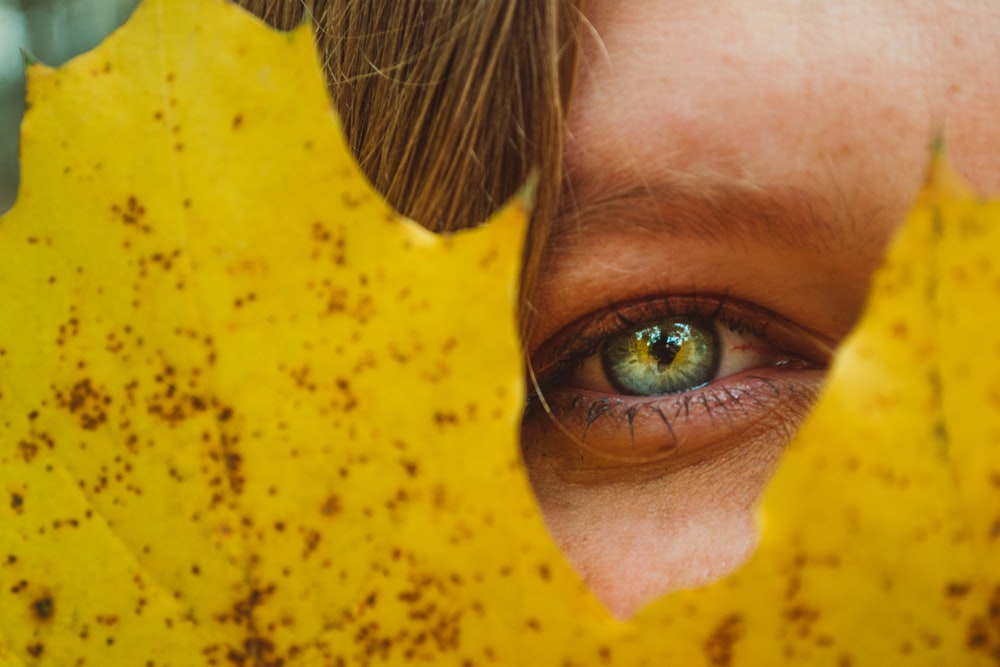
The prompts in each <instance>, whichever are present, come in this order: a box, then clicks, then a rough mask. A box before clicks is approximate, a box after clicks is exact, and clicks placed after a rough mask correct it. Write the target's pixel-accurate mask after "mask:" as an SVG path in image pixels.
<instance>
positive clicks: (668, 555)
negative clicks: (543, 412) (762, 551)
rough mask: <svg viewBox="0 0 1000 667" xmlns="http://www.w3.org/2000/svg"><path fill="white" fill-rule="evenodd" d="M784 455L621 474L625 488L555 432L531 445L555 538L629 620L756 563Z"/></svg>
mask: <svg viewBox="0 0 1000 667" xmlns="http://www.w3.org/2000/svg"><path fill="white" fill-rule="evenodd" d="M783 445H784V443H783V442H782V441H778V439H775V438H762V439H758V440H755V441H752V442H748V443H744V444H742V445H740V446H739V447H736V448H735V449H733V450H731V451H730V452H729V453H727V455H726V456H724V457H720V458H719V459H715V460H712V461H710V462H705V463H702V464H699V465H693V466H689V467H687V468H683V469H681V470H677V471H659V472H653V471H650V470H648V469H644V470H643V471H642V472H635V473H630V472H628V471H624V472H620V474H621V475H623V478H622V480H621V481H616V482H613V483H606V481H598V480H599V479H600V480H606V479H607V477H608V476H609V474H608V471H606V470H602V471H594V470H591V469H590V467H589V464H588V463H587V462H586V461H584V460H582V459H581V458H580V457H579V454H578V453H573V452H574V449H573V448H574V445H572V443H570V442H568V441H562V442H560V437H559V436H554V435H553V434H552V433H551V432H546V433H545V434H544V435H540V434H533V433H530V432H528V431H527V430H526V432H525V435H524V452H525V461H526V464H527V466H528V471H529V474H530V475H531V480H532V485H533V486H534V489H535V493H536V495H537V497H538V500H539V504H540V506H541V509H542V512H543V514H544V516H545V521H546V523H547V525H548V528H549V531H550V532H551V533H552V535H553V537H554V538H555V540H556V542H557V543H558V544H559V545H560V547H561V548H562V549H563V551H564V552H565V554H566V556H567V558H568V559H569V561H570V562H571V563H572V564H573V565H574V567H576V568H577V570H578V571H579V572H580V573H581V575H582V576H583V577H584V579H585V581H586V582H587V584H588V585H589V586H590V588H591V590H592V591H593V592H594V593H595V595H597V597H598V598H599V599H600V600H601V601H602V602H603V603H604V604H605V605H606V606H607V607H608V608H609V610H610V611H611V612H612V613H614V614H615V615H617V616H619V617H622V618H627V617H629V616H632V615H633V614H635V613H636V612H637V611H638V610H639V609H640V608H641V607H642V606H643V605H644V604H646V603H648V602H651V601H652V600H654V599H656V598H658V597H661V596H663V595H665V594H667V593H669V592H671V591H674V590H678V589H681V588H690V587H695V586H699V585H704V584H707V583H709V582H711V581H714V580H716V579H718V578H721V577H723V576H725V575H726V574H728V573H730V572H731V571H733V570H734V569H736V568H737V567H738V566H739V565H741V564H742V563H743V562H744V561H745V560H746V559H747V558H748V557H749V556H750V554H751V553H752V552H753V548H754V546H755V544H756V540H757V535H756V530H755V527H754V508H755V506H756V503H757V500H758V497H759V495H760V493H761V492H762V490H763V489H764V487H765V485H766V483H767V480H768V479H769V477H770V475H771V473H772V472H773V469H774V467H775V465H776V462H777V460H778V459H779V457H780V454H781V451H782V449H783ZM574 460H575V463H576V469H571V468H573V466H574V464H573V461H574ZM637 475H642V476H643V478H642V479H636V476H637ZM630 476H631V478H629V477H630Z"/></svg>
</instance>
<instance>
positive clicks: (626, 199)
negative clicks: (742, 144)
mask: <svg viewBox="0 0 1000 667" xmlns="http://www.w3.org/2000/svg"><path fill="white" fill-rule="evenodd" d="M612 177H613V176H611V177H609V178H608V180H607V181H602V182H599V183H587V184H585V186H584V187H583V188H581V187H578V184H576V183H574V184H572V186H573V187H572V190H573V193H574V194H576V193H577V192H581V191H584V190H586V191H587V194H586V195H585V196H583V197H581V198H569V199H568V200H567V205H566V207H564V209H563V210H562V211H560V212H559V213H558V214H557V215H556V217H555V219H554V221H553V224H552V231H551V235H550V237H549V242H548V246H549V247H550V248H560V247H561V246H563V245H565V244H566V242H567V241H570V240H571V239H572V237H574V236H578V235H586V236H588V237H593V235H597V234H600V233H603V232H602V230H601V228H602V227H604V226H606V225H614V227H615V228H616V229H620V228H621V227H622V225H623V224H626V225H630V226H633V227H636V226H637V227H648V228H649V229H650V230H651V231H653V232H655V233H657V234H662V233H667V234H669V235H671V236H674V237H677V238H693V239H695V240H698V241H702V242H705V243H715V244H717V243H720V242H726V241H729V242H732V241H736V240H740V239H742V240H749V241H751V242H753V243H757V244H761V245H768V246H777V247H787V248H791V249H795V250H806V251H809V252H819V253H823V254H829V253H831V252H834V251H835V250H837V249H839V248H840V247H842V246H844V244H846V243H849V242H850V243H856V242H857V238H856V233H855V232H854V231H852V235H854V237H851V238H848V236H851V235H847V234H846V233H845V227H844V225H843V224H840V222H839V218H840V217H842V215H843V214H844V213H843V212H842V211H841V210H840V208H838V206H840V205H839V204H837V203H835V202H830V201H828V200H827V199H826V198H825V197H824V196H822V195H821V194H820V193H818V192H813V191H807V190H804V189H802V188H798V187H794V186H790V185H780V184H763V183H760V182H758V181H754V180H752V179H750V178H742V177H736V176H729V175H724V174H717V173H704V174H692V173H685V172H672V173H670V174H668V175H666V176H663V177H659V178H658V180H655V181H652V182H648V183H640V184H632V185H630V186H628V187H625V188H622V187H620V186H618V185H617V184H616V183H614V182H613V181H612V180H610V179H611V178H612ZM877 214H878V211H875V210H872V211H871V212H870V213H868V214H865V216H864V217H868V215H870V216H871V217H875V216H877ZM857 216H858V212H857V211H854V212H853V215H852V217H855V218H856V217H857ZM866 222H867V221H866V220H863V219H862V220H861V221H859V222H858V223H856V224H855V225H852V227H851V229H852V230H854V229H855V228H856V229H857V230H862V231H861V232H858V233H865V230H869V231H870V233H871V234H872V235H873V238H872V239H863V241H866V242H871V243H880V242H881V241H882V238H881V236H882V235H881V234H879V238H874V236H875V235H876V234H877V233H878V232H879V230H880V227H879V225H871V224H865V223H866ZM878 247H881V246H878Z"/></svg>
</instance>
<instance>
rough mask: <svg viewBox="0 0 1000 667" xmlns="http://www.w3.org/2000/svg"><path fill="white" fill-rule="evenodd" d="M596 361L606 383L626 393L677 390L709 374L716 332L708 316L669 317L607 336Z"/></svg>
mask: <svg viewBox="0 0 1000 667" xmlns="http://www.w3.org/2000/svg"><path fill="white" fill-rule="evenodd" d="M601 362H602V363H603V365H604V372H605V374H607V377H608V379H609V380H610V381H611V384H613V385H614V386H615V387H616V388H617V389H618V390H620V391H622V392H624V393H626V394H634V395H639V396H643V395H645V396H655V395H660V394H676V393H680V392H683V391H689V390H691V389H695V388H697V387H700V386H701V385H703V384H705V383H707V382H709V381H711V380H712V378H713V377H714V376H715V373H716V371H717V370H718V367H719V338H718V336H717V335H716V333H715V327H714V326H713V325H712V324H711V323H709V322H704V321H702V320H700V319H698V318H693V317H671V318H668V319H664V320H660V321H659V322H655V323H653V324H649V325H646V326H643V327H642V328H640V329H632V330H631V331H626V332H624V333H621V334H618V335H617V336H614V337H612V338H611V339H610V340H609V341H608V346H607V348H606V349H605V350H604V353H603V354H602V355H601Z"/></svg>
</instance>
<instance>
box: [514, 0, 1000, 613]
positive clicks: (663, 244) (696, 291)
mask: <svg viewBox="0 0 1000 667" xmlns="http://www.w3.org/2000/svg"><path fill="white" fill-rule="evenodd" d="M591 5H592V6H591V7H589V8H588V10H587V17H588V20H589V22H590V26H591V28H590V29H588V30H587V31H586V32H585V35H584V44H583V49H584V59H583V63H582V64H581V66H580V69H579V72H578V78H577V85H576V89H575V92H574V96H573V99H572V104H571V107H570V114H569V118H568V142H567V143H568V147H567V152H566V163H567V169H568V178H567V187H566V197H565V199H566V202H567V204H566V206H565V207H564V208H565V209H566V210H565V212H564V214H563V215H562V216H561V217H560V218H559V219H558V220H557V221H556V223H555V236H554V238H553V241H552V242H551V243H550V245H549V248H548V249H547V252H546V256H545V260H544V263H543V269H542V272H541V277H540V280H539V282H538V285H537V287H536V288H535V290H534V291H533V292H532V294H530V295H529V303H530V310H531V312H533V313H535V314H536V315H535V316H534V318H533V320H532V322H531V324H532V329H531V334H530V336H529V340H528V347H529V351H530V352H531V353H532V355H533V357H534V360H535V365H536V366H543V367H544V366H545V365H546V363H547V361H546V358H545V357H548V356H551V355H552V354H556V355H558V352H555V353H552V352H551V350H552V348H553V343H552V341H554V340H555V341H559V340H560V336H561V334H560V333H559V332H561V331H562V332H564V331H566V330H567V329H570V330H572V331H574V332H575V331H576V330H575V329H573V327H574V326H576V324H574V323H577V324H580V326H582V327H583V328H584V329H586V327H587V326H589V325H588V321H590V320H595V317H596V316H595V315H594V314H595V313H600V312H601V311H603V310H606V309H607V308H608V307H609V306H612V305H614V310H618V309H619V308H620V307H621V304H629V305H627V306H625V309H626V310H627V311H628V318H627V319H628V320H629V322H631V323H641V322H643V321H645V320H649V319H655V318H656V317H662V314H650V313H653V312H654V311H655V309H656V308H662V306H663V304H664V303H669V304H673V305H670V311H671V312H672V313H677V312H680V311H683V310H684V309H685V308H687V307H688V306H687V305H686V304H687V303H688V302H687V301H684V302H683V303H681V304H680V305H676V304H674V302H672V301H670V299H672V298H675V297H676V296H677V295H685V296H690V297H691V299H689V300H688V301H691V302H695V303H697V302H698V300H699V299H702V300H707V301H708V302H709V304H710V305H711V304H718V303H726V304H734V305H735V309H736V311H737V312H738V314H739V316H740V317H743V316H749V317H751V318H752V319H754V320H755V321H757V320H765V319H768V318H772V317H773V318H774V319H776V320H777V321H781V319H782V318H786V319H787V323H786V324H784V325H781V326H777V325H775V326H772V327H770V328H768V329H766V333H767V334H768V335H765V336H762V338H764V339H765V340H764V341H763V342H761V341H757V340H756V339H754V340H752V341H751V343H753V344H754V345H763V346H764V347H765V348H766V349H765V350H764V353H763V354H762V355H759V356H757V357H753V356H752V355H751V356H749V357H747V356H744V357H740V356H739V354H735V353H734V354H733V355H731V356H733V357H734V358H735V361H724V362H723V364H724V366H723V369H722V370H720V372H719V373H718V377H717V378H716V379H715V380H713V381H712V382H711V383H709V384H708V385H707V386H706V387H704V388H702V389H700V390H697V391H692V392H690V394H689V396H688V400H686V401H685V399H684V396H683V395H680V396H678V395H674V396H665V397H659V398H656V399H649V398H642V399H638V398H635V397H621V396H620V395H619V394H620V392H618V391H617V390H615V389H614V388H613V387H612V386H610V385H609V384H608V382H607V381H606V379H603V378H602V377H601V376H602V371H601V366H600V364H599V363H596V362H595V361H594V359H595V358H596V355H598V354H599V346H598V348H597V349H598V351H593V354H592V355H591V356H590V361H589V362H588V361H584V362H582V363H583V367H582V369H581V368H579V367H578V365H577V366H573V367H572V368H571V369H570V370H568V371H565V372H563V373H562V374H560V375H559V376H558V377H557V378H556V379H554V380H551V381H547V380H546V378H544V377H540V378H539V381H540V383H541V384H542V387H543V391H542V396H543V397H545V398H546V399H548V400H547V403H548V410H549V412H550V413H551V415H550V414H547V413H546V410H545V406H544V405H542V404H541V399H537V398H536V399H534V401H533V403H534V404H533V405H532V407H530V408H529V411H528V412H527V414H526V418H525V422H524V428H523V441H524V455H525V461H526V464H527V466H528V469H529V472H530V474H531V478H532V483H533V485H534V487H535V490H536V493H537V495H538V497H539V502H540V504H541V507H542V510H543V512H544V515H545V518H546V521H547V523H548V526H549V528H550V531H551V532H552V534H553V536H554V537H555V539H556V540H557V541H558V542H559V544H560V545H561V546H562V547H563V549H564V550H565V552H566V554H567V557H568V558H569V560H570V561H571V562H572V563H573V564H574V565H575V566H576V568H577V569H578V570H579V571H580V572H581V573H582V575H583V576H584V578H585V579H586V581H587V582H588V583H589V584H590V586H591V588H592V589H593V590H594V591H595V593H596V594H597V595H598V597H600V598H601V599H602V601H603V602H604V603H605V604H606V605H607V606H608V607H609V609H610V610H611V611H613V612H614V613H616V614H618V615H619V616H623V617H624V616H629V615H631V614H633V613H634V612H636V611H637V610H638V609H639V608H640V607H641V606H642V605H643V604H645V603H647V602H648V601H650V600H651V599H653V598H655V597H658V596H660V595H662V594H664V593H667V592H669V591H671V590H675V589H678V588H684V587H690V586H695V585H698V584H702V583H705V582H708V581H711V580H714V579H716V578H719V577H721V576H723V575H725V574H726V573H728V572H730V571H731V570H732V569H733V568H735V567H737V566H738V565H739V564H740V563H742V562H743V561H744V560H745V559H746V558H747V556H748V555H749V554H750V553H751V552H752V550H753V546H754V544H755V529H754V524H753V508H754V505H755V502H756V500H757V498H758V497H759V494H760V492H761V490H762V489H763V486H764V485H765V483H766V481H767V479H768V477H769V475H770V474H771V473H772V472H773V469H774V467H775V465H776V463H777V461H778V460H779V458H780V454H781V451H782V450H783V448H784V447H785V445H786V444H787V443H788V441H789V439H790V437H791V435H792V434H793V432H794V430H795V428H796V426H797V425H798V424H799V423H800V421H801V419H802V418H803V416H804V415H805V413H806V411H807V410H808V407H809V405H810V403H811V401H812V400H813V399H814V397H815V394H816V393H817V391H818V389H819V386H820V384H821V381H822V370H823V368H824V366H825V365H826V363H827V362H828V354H827V350H828V348H829V347H831V346H833V345H834V344H836V343H837V342H838V341H839V340H841V339H842V338H843V337H844V336H845V335H846V333H847V332H848V331H849V330H850V328H851V326H852V325H853V324H854V322H855V321H856V320H857V318H858V316H859V315H860V312H861V310H862V308H863V305H864V295H865V292H866V288H867V285H868V281H869V279H870V277H871V274H872V272H873V270H874V269H875V267H876V266H877V264H878V261H879V257H880V255H881V253H882V252H883V250H884V248H885V244H886V242H887V241H888V239H889V237H890V236H891V233H892V231H893V229H894V228H895V227H896V225H897V224H898V223H899V221H900V220H901V219H902V217H903V216H904V215H905V212H906V210H907V208H908V206H909V203H910V202H911V201H912V199H913V198H914V196H915V194H916V193H917V192H918V190H919V188H920V185H921V181H922V178H923V174H924V170H925V166H926V162H927V157H928V146H929V145H930V143H931V141H932V140H933V138H934V137H935V136H938V135H940V136H943V138H944V141H945V144H946V147H947V150H948V153H949V154H950V156H951V159H952V161H953V162H954V164H955V165H956V167H957V168H958V170H959V171H960V172H961V173H962V174H963V175H964V176H965V177H966V178H967V179H968V180H970V181H971V183H972V184H973V185H974V186H975V187H976V188H978V189H980V190H984V191H994V192H1000V118H998V116H997V110H998V109H1000V67H998V66H997V64H998V63H1000V39H998V36H1000V6H998V5H996V4H995V3H989V2H980V3H972V2H931V1H928V0H919V1H917V0H913V1H911V2H896V1H878V2H875V1H873V0H858V1H854V0H851V1H841V2H835V3H833V2H808V3H802V2H795V1H792V0H775V1H768V2H753V3H748V2H744V1H741V0H717V1H712V2H702V1H700V0H699V1H693V0H692V1H687V0H670V1H665V0H597V1H596V2H593V3H591ZM706 220H711V221H714V222H711V223H705V221H706ZM728 221H731V222H728ZM650 303H652V304H654V305H653V306H649V304H650ZM637 304H638V305H637ZM643 304H645V305H643ZM656 304H659V305H656ZM727 307H728V306H727ZM628 309H632V310H628ZM634 313H642V314H641V315H635V314H634ZM612 319H615V318H612ZM615 321H616V322H618V324H617V326H621V324H620V319H618V320H615ZM779 330H780V331H785V332H786V333H785V334H783V335H782V342H781V343H775V342H774V341H769V340H767V339H768V338H769V337H770V333H771V332H773V331H779ZM564 338H565V337H564ZM575 338H576V336H575V333H574V335H571V336H569V338H568V339H567V340H573V339H575ZM788 341H791V342H790V343H789V342H788ZM560 345H562V343H559V344H558V345H555V347H556V348H558V347H560ZM734 349H736V348H735V347H734ZM601 399H605V403H604V404H602V405H606V404H607V402H608V400H610V401H611V402H614V401H618V402H617V403H615V405H616V406H619V408H618V412H617V413H616V411H615V410H610V411H609V413H608V415H605V414H603V413H601V414H597V413H599V412H600V410H594V409H593V406H594V405H595V404H596V403H595V402H596V401H600V400H601ZM574 401H575V402H574ZM640 402H644V403H645V404H647V405H652V406H653V407H646V408H641V409H640V408H635V409H633V411H632V417H636V419H635V423H628V421H629V420H628V419H627V418H626V416H624V414H625V413H624V412H622V411H623V410H624V408H625V407H628V406H635V405H638V403H640ZM570 406H573V407H570ZM580 406H583V407H580ZM587 406H591V407H590V408H588V407H587ZM622 406H624V407H622ZM654 408H655V411H657V412H658V413H660V415H663V414H665V415H666V416H667V417H668V419H662V418H659V419H658V418H657V416H655V415H651V413H650V411H651V410H654ZM581 411H582V413H583V414H582V416H581ZM615 415H617V416H615ZM637 415H638V416H637ZM590 417H593V418H594V420H593V423H592V424H590V425H588V424H587V421H589V419H590ZM667 423H670V425H671V428H670V431H671V432H669V433H668V429H667V427H666V426H665V424H667ZM560 425H561V427H560ZM657 442H661V443H663V442H669V443H672V444H673V445H675V449H674V450H673V452H672V453H669V454H662V453H657V452H656V443H657ZM630 452H631V453H637V455H636V456H632V455H630ZM637 459H639V460H637Z"/></svg>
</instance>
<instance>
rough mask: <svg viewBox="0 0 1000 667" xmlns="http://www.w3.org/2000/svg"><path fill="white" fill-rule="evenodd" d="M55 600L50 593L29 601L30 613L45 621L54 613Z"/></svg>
mask: <svg viewBox="0 0 1000 667" xmlns="http://www.w3.org/2000/svg"><path fill="white" fill-rule="evenodd" d="M55 611H56V607H55V602H54V601H53V600H52V596H51V595H45V596H43V597H40V598H38V599H37V600H35V601H34V602H32V603H31V613H32V614H33V615H34V617H35V618H37V619H38V620H39V621H47V620H49V619H50V618H52V615H53V614H55Z"/></svg>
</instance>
